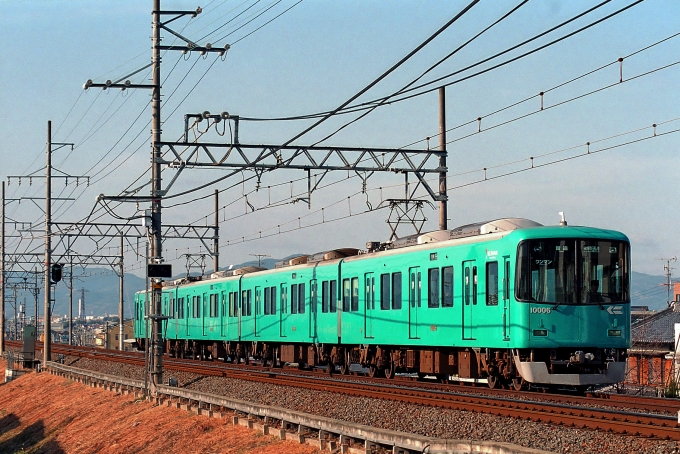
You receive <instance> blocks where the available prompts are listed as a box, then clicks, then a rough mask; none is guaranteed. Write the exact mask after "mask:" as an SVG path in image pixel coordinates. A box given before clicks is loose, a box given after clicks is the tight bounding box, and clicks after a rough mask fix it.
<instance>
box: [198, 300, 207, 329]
mask: <svg viewBox="0 0 680 454" xmlns="http://www.w3.org/2000/svg"><path fill="white" fill-rule="evenodd" d="M199 304H200V305H201V326H202V327H203V335H204V336H205V335H206V334H205V319H206V318H208V315H209V312H207V311H206V305H207V304H208V294H207V293H204V294H203V296H202V298H201V301H200V302H199Z"/></svg>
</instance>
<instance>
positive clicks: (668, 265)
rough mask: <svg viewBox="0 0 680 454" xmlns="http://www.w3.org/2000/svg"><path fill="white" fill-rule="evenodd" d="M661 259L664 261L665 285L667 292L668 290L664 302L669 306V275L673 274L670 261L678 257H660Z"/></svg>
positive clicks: (670, 288)
mask: <svg viewBox="0 0 680 454" xmlns="http://www.w3.org/2000/svg"><path fill="white" fill-rule="evenodd" d="M661 260H664V261H665V262H666V264H665V265H664V266H663V269H664V271H665V272H666V287H667V292H668V296H667V299H666V304H667V305H668V307H671V290H672V287H671V275H672V274H673V272H672V270H673V268H671V262H675V261H677V260H678V258H677V257H671V258H669V259H661Z"/></svg>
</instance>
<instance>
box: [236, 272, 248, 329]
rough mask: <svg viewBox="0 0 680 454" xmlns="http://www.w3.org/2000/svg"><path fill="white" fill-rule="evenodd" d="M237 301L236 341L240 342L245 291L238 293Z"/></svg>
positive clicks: (244, 307) (244, 308)
mask: <svg viewBox="0 0 680 454" xmlns="http://www.w3.org/2000/svg"><path fill="white" fill-rule="evenodd" d="M239 288H241V286H240V285H239ZM238 301H239V305H238V318H237V319H236V320H237V326H238V340H241V335H242V334H241V323H242V321H243V315H244V313H243V312H244V311H245V310H246V291H245V290H241V291H240V292H239V295H238Z"/></svg>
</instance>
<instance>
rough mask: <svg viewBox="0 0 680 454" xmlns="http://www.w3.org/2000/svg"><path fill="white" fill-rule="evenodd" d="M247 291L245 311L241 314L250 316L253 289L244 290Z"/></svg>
mask: <svg viewBox="0 0 680 454" xmlns="http://www.w3.org/2000/svg"><path fill="white" fill-rule="evenodd" d="M246 292H248V293H247V294H246V311H247V313H244V314H243V315H247V316H250V315H252V314H253V312H252V302H253V291H252V290H246Z"/></svg>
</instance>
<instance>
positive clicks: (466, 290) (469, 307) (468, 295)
mask: <svg viewBox="0 0 680 454" xmlns="http://www.w3.org/2000/svg"><path fill="white" fill-rule="evenodd" d="M475 306H477V266H476V265H475V261H474V260H468V261H466V262H463V339H474V337H473V336H474V332H473V329H472V326H473V325H472V324H473V320H472V314H473V312H474V310H475Z"/></svg>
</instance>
